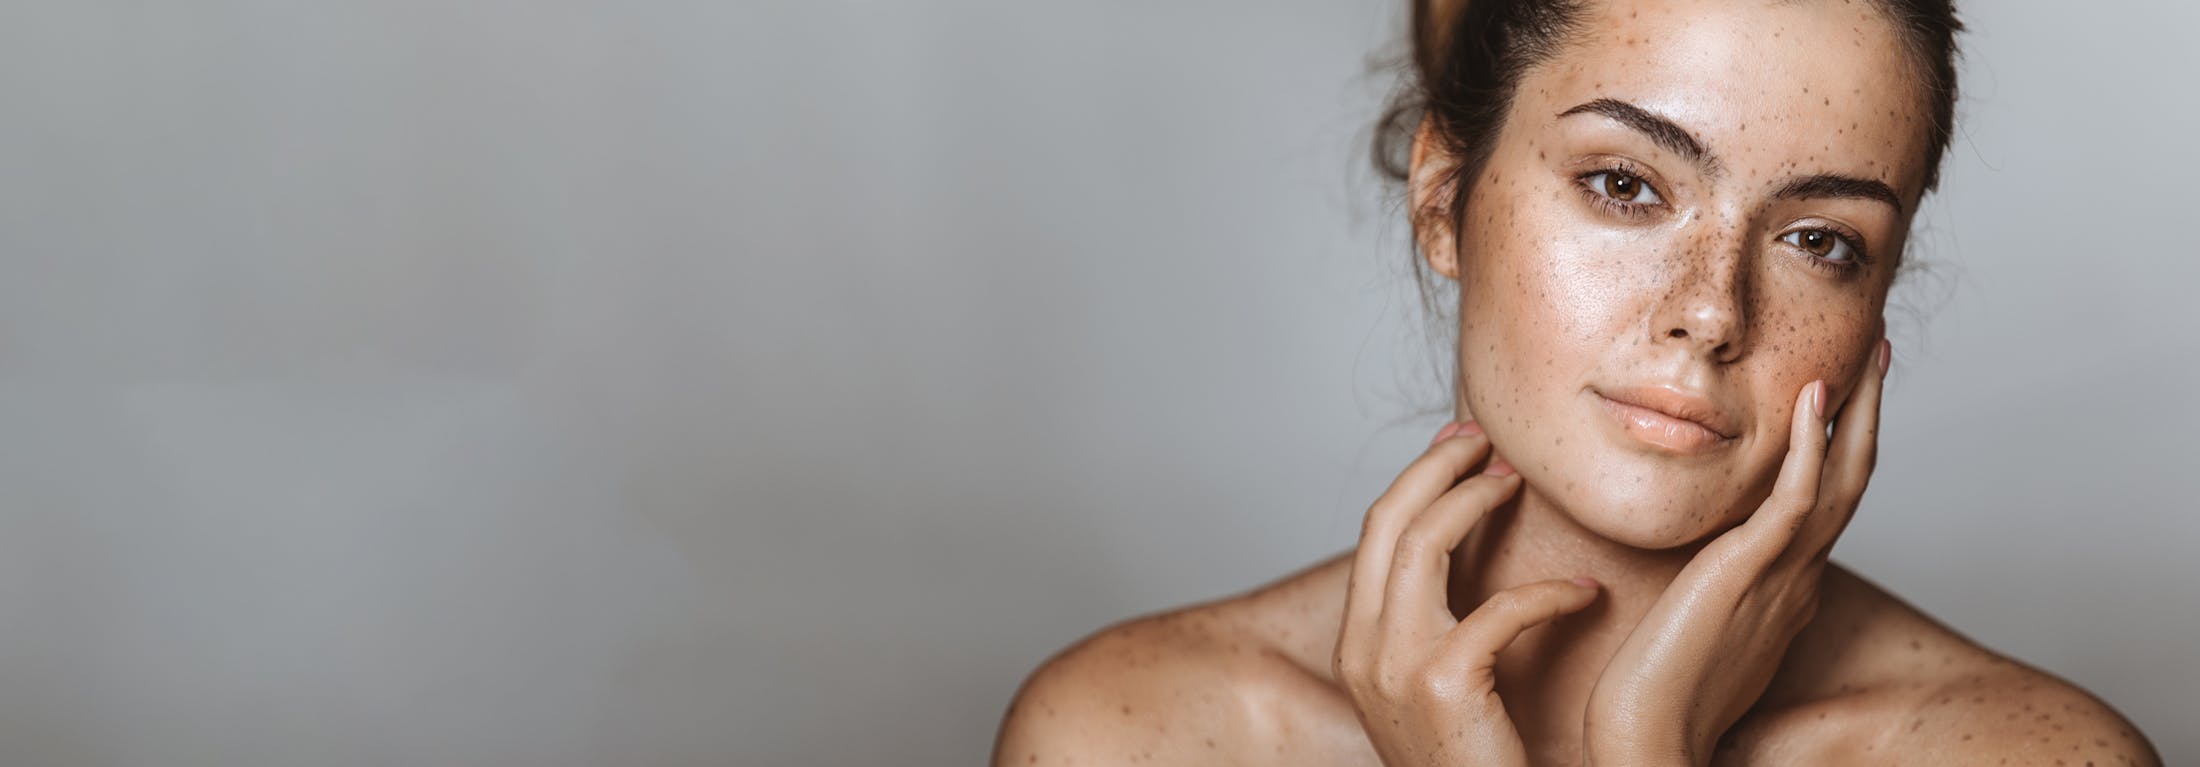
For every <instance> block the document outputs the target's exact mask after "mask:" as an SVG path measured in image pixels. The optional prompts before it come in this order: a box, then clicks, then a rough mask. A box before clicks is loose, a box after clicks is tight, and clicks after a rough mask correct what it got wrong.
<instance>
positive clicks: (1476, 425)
mask: <svg viewBox="0 0 2200 767" xmlns="http://www.w3.org/2000/svg"><path fill="white" fill-rule="evenodd" d="M1480 433H1482V422H1481V421H1468V422H1466V423H1463V424H1459V432H1458V434H1480ZM1453 436H1458V435H1457V434H1455V435H1453Z"/></svg>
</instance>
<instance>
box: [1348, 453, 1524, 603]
mask: <svg viewBox="0 0 2200 767" xmlns="http://www.w3.org/2000/svg"><path fill="white" fill-rule="evenodd" d="M1489 446H1490V443H1489V438H1488V437H1486V436H1484V435H1483V434H1482V431H1481V428H1480V427H1479V426H1477V425H1475V424H1472V423H1468V424H1463V425H1462V426H1461V427H1460V428H1458V429H1457V430H1455V433H1454V434H1452V435H1451V436H1450V437H1449V438H1447V439H1443V440H1440V441H1438V442H1437V443H1435V444H1433V445H1430V446H1429V448H1428V450H1426V451H1423V452H1422V453H1421V457H1420V458H1417V459H1414V461H1413V463H1412V464H1409V465H1407V466H1406V468H1405V471H1402V472H1399V474H1398V478H1397V479H1395V480H1392V481H1391V483H1390V488H1389V489H1388V490H1385V491H1383V494H1382V495H1381V496H1380V497H1378V498H1376V499H1375V503H1374V504H1373V505H1371V506H1369V507H1368V509H1367V518H1366V519H1365V520H1364V521H1363V522H1362V523H1361V525H1360V543H1359V548H1358V549H1357V550H1355V551H1354V552H1353V555H1352V574H1351V576H1350V577H1349V579H1348V581H1347V586H1346V587H1345V625H1347V626H1350V625H1352V624H1355V623H1360V624H1365V623H1369V622H1372V621H1374V620H1375V619H1376V618H1377V617H1378V616H1379V615H1381V612H1382V607H1383V584H1384V583H1385V582H1387V581H1388V580H1389V575H1390V559H1391V556H1392V555H1393V554H1394V553H1395V552H1396V551H1397V547H1398V535H1399V534H1400V533H1402V532H1404V531H1405V527H1406V523H1408V522H1410V521H1412V519H1413V515H1414V514H1415V513H1416V512H1419V511H1420V510H1422V509H1425V508H1428V505H1429V503H1431V502H1433V501H1435V500H1436V499H1437V498H1438V497H1439V496H1442V495H1443V494H1444V493H1445V492H1446V491H1449V490H1450V489H1451V487H1452V485H1454V484H1457V483H1458V481H1459V477H1460V475H1463V474H1465V473H1467V468H1468V467H1470V466H1473V465H1474V463H1475V462H1476V461H1479V460H1481V459H1482V456H1483V454H1485V453H1487V452H1489Z"/></svg>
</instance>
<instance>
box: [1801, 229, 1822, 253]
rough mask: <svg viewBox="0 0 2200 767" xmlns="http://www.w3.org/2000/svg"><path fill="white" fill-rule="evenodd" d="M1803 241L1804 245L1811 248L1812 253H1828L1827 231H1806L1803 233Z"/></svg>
mask: <svg viewBox="0 0 2200 767" xmlns="http://www.w3.org/2000/svg"><path fill="white" fill-rule="evenodd" d="M1803 243H1804V247H1807V248H1809V249H1810V252H1812V253H1816V254H1818V255H1821V256H1823V255H1825V254H1826V233H1825V232H1805V233H1804V234H1803Z"/></svg>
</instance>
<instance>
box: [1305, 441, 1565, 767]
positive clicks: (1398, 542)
mask: <svg viewBox="0 0 2200 767" xmlns="http://www.w3.org/2000/svg"><path fill="white" fill-rule="evenodd" d="M1489 451H1490V443H1489V438H1488V437H1486V436H1484V435H1483V434H1482V430H1481V428H1480V427H1479V426H1477V425H1476V424H1473V423H1466V424H1452V425H1449V426H1446V427H1444V430H1443V431H1441V432H1438V433H1437V435H1436V440H1435V441H1434V442H1433V443H1431V444H1430V445H1429V449H1428V451H1427V452H1425V453H1423V454H1422V455H1421V457H1420V458H1418V459H1416V460H1415V461H1414V462H1413V464H1412V465H1410V466H1407V467H1406V470H1405V471H1404V472H1401V473H1400V474H1399V475H1398V478H1397V479H1396V480H1395V481H1393V482H1392V483H1391V485H1390V488H1389V489H1388V490H1385V491H1384V492H1383V495H1382V497H1381V498H1378V499H1376V501H1375V504H1374V505H1373V506H1371V507H1369V508H1368V511H1367V519H1366V521H1365V523H1364V524H1363V525H1362V527H1361V529H1360V545H1359V549H1358V551H1357V553H1355V554H1354V555H1353V558H1352V575H1351V584H1350V586H1349V587H1348V588H1347V591H1346V595H1345V608H1344V621H1343V623H1342V625H1341V627H1340V628H1339V631H1338V636H1337V654H1336V656H1335V658H1334V659H1332V661H1331V663H1332V668H1333V670H1334V672H1335V673H1336V678H1337V681H1338V683H1340V684H1341V685H1343V686H1344V689H1345V691H1346V692H1347V693H1349V694H1350V695H1351V697H1352V704H1353V707H1354V708H1356V709H1357V710H1358V712H1359V715H1360V724H1361V726H1362V727H1364V728H1365V729H1366V730H1367V736H1368V739H1369V740H1370V741H1372V742H1373V743H1374V745H1375V751H1376V753H1377V754H1379V755H1380V756H1381V757H1382V760H1383V764H1386V765H1389V766H1390V767H1404V765H1470V764H1471V765H1525V764H1527V763H1528V760H1527V750H1526V748H1525V746H1524V744H1522V743H1521V740H1520V733H1519V731H1518V730H1516V729H1514V727H1513V723H1512V718H1511V717H1509V716H1507V715H1506V713H1505V706H1504V704H1503V702H1501V701H1499V700H1498V698H1497V674H1496V671H1495V666H1496V663H1497V652H1498V651H1499V650H1502V649H1504V648H1505V646H1506V645H1509V644H1511V643H1512V641H1513V639H1514V638H1515V637H1518V636H1519V635H1520V633H1521V632H1523V631H1526V630H1527V629H1528V628H1530V627H1532V626H1536V625H1539V624H1542V623H1546V622H1549V621H1550V620H1552V619H1554V618H1557V617H1559V616H1561V615H1565V614H1567V613H1571V612H1575V611H1577V610H1580V609H1582V608H1584V607H1588V606H1589V603H1590V602H1593V601H1595V600H1596V595H1597V587H1596V582H1595V581H1592V580H1588V579H1580V580H1577V581H1563V580H1551V581H1540V582H1536V583H1530V584H1527V585H1524V586H1519V587H1516V588H1512V589H1507V590H1505V591H1500V592H1498V593H1496V594H1494V595H1491V597H1490V598H1489V600H1488V601H1485V602H1483V603H1482V604H1481V606H1479V607H1476V608H1475V609H1474V612H1473V613H1471V614H1469V615H1468V616H1467V617H1466V619H1464V620H1455V619H1453V617H1452V613H1451V607H1450V604H1449V601H1448V599H1447V587H1446V582H1447V580H1448V579H1449V576H1450V573H1451V553H1452V550H1453V549H1454V548H1457V547H1458V546H1459V544H1460V542H1461V541H1463V540H1465V538H1466V535H1467V532H1468V531H1469V530H1472V529H1473V528H1474V525H1475V523H1476V522H1477V521H1479V520H1480V519H1481V518H1482V516H1483V515H1484V514H1486V513H1488V512H1489V510H1490V509H1492V508H1494V507H1496V506H1497V505H1498V504H1499V503H1503V502H1504V501H1505V500H1506V499H1507V498H1510V497H1512V495H1513V493H1515V492H1517V491H1518V490H1519V489H1520V481H1521V480H1520V477H1519V475H1518V474H1515V473H1513V471H1512V468H1511V466H1510V465H1508V464H1506V463H1505V462H1504V459H1502V458H1491V460H1490V464H1491V465H1490V466H1489V467H1487V468H1486V469H1485V470H1484V471H1482V472H1481V473H1479V474H1476V475H1474V476H1472V477H1467V478H1466V481H1464V482H1461V481H1460V478H1461V477H1463V476H1465V475H1466V474H1467V471H1468V469H1469V468H1471V467H1473V466H1474V465H1475V463H1476V462H1479V461H1481V460H1482V458H1483V457H1484V456H1485V455H1488V453H1489Z"/></svg>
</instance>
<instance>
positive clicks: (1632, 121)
mask: <svg viewBox="0 0 2200 767" xmlns="http://www.w3.org/2000/svg"><path fill="white" fill-rule="evenodd" d="M1576 114H1596V115H1603V116H1605V117H1609V118H1612V119H1614V120H1618V121H1619V122H1620V123H1621V124H1624V125H1626V126H1627V127H1629V128H1633V129H1635V131H1636V132H1638V133H1641V134H1642V135H1644V136H1648V137H1650V140H1651V141H1652V142H1655V143H1656V144H1657V145H1658V146H1661V147H1665V149H1666V150H1667V151H1670V152H1672V153H1674V154H1677V155H1680V156H1682V157H1684V158H1687V159H1688V161H1689V162H1692V163H1695V164H1696V167H1698V168H1701V169H1702V170H1703V172H1704V175H1707V176H1716V175H1718V174H1719V158H1717V157H1714V156H1712V154H1711V151H1710V150H1707V149H1705V148H1704V147H1703V144H1700V143H1697V141H1696V137H1695V136H1694V135H1691V134H1690V133H1689V132H1688V129H1687V128H1683V127H1681V126H1680V124H1679V123H1675V122H1673V121H1672V120H1668V119H1665V118H1664V117H1660V116H1658V115H1657V114H1656V113H1653V112H1651V111H1650V110H1647V109H1643V108H1642V107H1638V106H1635V105H1633V104H1629V103H1627V102H1625V101H1620V100H1618V99H1597V100H1595V101H1591V102H1589V103H1586V104H1582V105H1580V106H1577V107H1574V108H1572V109H1568V110H1566V111H1564V112H1560V113H1558V116H1559V117H1566V116H1568V115H1576Z"/></svg>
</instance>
